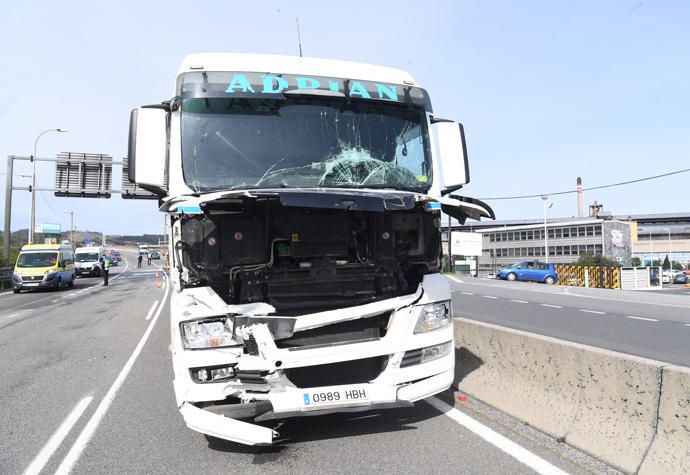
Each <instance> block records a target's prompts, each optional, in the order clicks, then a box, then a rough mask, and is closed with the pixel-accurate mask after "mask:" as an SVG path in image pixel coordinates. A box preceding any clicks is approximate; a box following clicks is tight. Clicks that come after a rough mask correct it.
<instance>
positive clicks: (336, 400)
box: [302, 385, 371, 411]
mask: <svg viewBox="0 0 690 475" xmlns="http://www.w3.org/2000/svg"><path fill="white" fill-rule="evenodd" d="M369 397H370V396H369V392H368V388H367V386H366V385H351V386H332V387H325V388H319V389H313V390H307V391H305V392H304V393H303V394H302V402H303V410H305V411H309V410H316V409H323V408H326V407H352V406H368V405H369V404H371V403H370V399H369Z"/></svg>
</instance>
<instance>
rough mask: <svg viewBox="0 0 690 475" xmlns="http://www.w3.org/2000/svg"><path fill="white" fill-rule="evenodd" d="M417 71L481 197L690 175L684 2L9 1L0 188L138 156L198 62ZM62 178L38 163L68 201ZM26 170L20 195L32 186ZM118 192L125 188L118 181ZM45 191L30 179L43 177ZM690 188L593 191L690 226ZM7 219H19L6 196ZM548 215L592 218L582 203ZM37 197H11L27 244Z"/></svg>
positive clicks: (92, 202) (588, 198)
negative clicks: (140, 116)
mask: <svg viewBox="0 0 690 475" xmlns="http://www.w3.org/2000/svg"><path fill="white" fill-rule="evenodd" d="M297 17H299V23H300V29H301V38H302V48H303V52H304V55H305V56H313V57H321V58H330V59H340V60H349V61H358V62H365V63H373V64H379V65H384V66H390V67H395V68H400V69H404V70H406V71H408V72H409V73H410V74H411V75H412V76H413V77H415V79H416V80H417V81H418V82H419V83H420V84H421V86H422V87H424V88H425V89H426V90H427V91H428V92H429V94H430V97H431V100H432V103H433V106H434V112H435V114H436V115H438V116H441V117H444V118H448V119H453V120H457V121H459V122H462V123H463V125H464V127H465V133H466V138H467V146H468V152H469V158H470V176H471V182H470V183H469V184H468V185H466V186H465V187H464V188H463V189H462V190H461V191H462V194H464V195H466V196H470V197H474V198H480V199H482V198H494V197H508V196H516V195H526V194H549V193H554V192H558V191H566V190H572V189H574V188H575V183H576V179H577V177H578V176H581V177H582V179H583V184H584V186H585V187H589V186H600V185H606V184H609V183H617V182H622V181H628V180H633V179H638V178H643V177H647V176H653V175H658V174H663V173H668V172H672V171H675V170H681V169H685V168H690V157H689V153H688V151H689V150H690V88H689V87H688V85H689V84H690V61H688V52H689V51H690V28H688V27H687V26H688V25H689V24H690V3H689V2H684V1H664V2H641V1H638V0H629V1H615V0H611V1H607V2H601V1H578V2H576V1H558V0H552V1H546V0H545V1H523V2H515V1H509V0H506V1H480V0H476V1H466V0H452V1H433V2H419V1H402V0H400V1H379V2H372V1H358V0H351V1H348V2H323V1H319V2H312V1H291V2H284V1H283V2H275V1H271V0H265V1H262V2H237V1H229V0H228V1H217V0H208V1H205V2H177V1H147V2H141V1H118V2H106V3H104V2H93V1H70V0H63V1H60V2H49V1H36V2H11V1H9V0H0V31H2V33H3V37H4V41H2V42H1V43H0V52H1V55H2V60H3V61H2V63H3V65H2V69H1V70H0V71H1V72H0V182H1V183H3V185H4V184H5V180H6V178H7V176H6V169H7V167H6V157H7V156H8V155H30V154H31V153H33V147H34V141H35V140H36V137H37V136H38V135H39V134H40V133H41V132H42V131H44V130H47V129H54V128H65V129H68V130H69V132H68V133H64V134H59V133H54V132H52V133H47V134H44V135H43V136H42V137H41V138H40V140H39V141H38V147H37V148H38V153H37V155H38V156H39V157H55V156H56V155H57V154H58V153H59V152H88V153H106V154H110V155H112V156H113V157H114V159H116V160H120V159H121V158H122V157H123V156H124V155H125V154H126V150H127V133H128V123H129V113H130V110H131V109H133V108H136V107H137V106H139V105H143V104H151V103H157V102H160V101H162V100H166V99H169V98H170V97H171V95H172V91H173V87H174V83H175V75H176V73H177V70H178V67H179V65H180V63H181V62H182V59H183V58H184V56H186V55H187V54H190V53H198V52H243V53H270V54H285V55H297V54H298V51H299V50H298V43H297V33H296V22H295V19H296V18H297ZM54 169H55V165H54V164H52V163H42V164H38V165H37V177H38V178H37V181H38V185H39V187H44V188H50V187H52V186H54V176H55V173H54ZM30 175H31V168H30V165H29V164H28V163H25V162H15V169H14V184H15V186H27V185H28V184H29V183H30ZM113 175H114V180H113V182H114V188H115V189H119V188H120V180H121V178H120V177H121V172H120V168H119V167H115V168H114V174H113ZM27 177H29V178H27ZM688 184H690V173H681V174H677V175H674V176H670V177H666V178H662V179H658V180H652V181H646V182H642V183H638V184H633V185H627V186H621V187H614V188H609V189H605V190H599V191H590V192H585V194H584V202H585V206H587V205H589V204H591V203H592V202H593V201H594V200H596V201H598V202H599V203H603V205H604V211H608V212H611V213H613V214H617V215H628V214H646V213H672V212H688V211H690V193H689V192H688V190H689V187H688ZM2 190H3V192H2V196H0V210H4V200H5V194H4V186H3V188H2ZM551 201H552V202H553V207H552V208H550V209H549V210H548V212H549V215H550V216H554V217H569V216H574V215H576V214H577V200H576V196H575V195H564V196H554V197H551ZM29 203H30V194H29V193H28V192H26V191H15V192H14V193H13V195H12V230H17V229H22V228H27V227H28V223H29V221H30V205H29ZM487 203H489V204H490V205H491V206H492V207H493V209H494V211H495V212H496V216H497V218H498V219H519V218H535V217H541V216H542V215H543V205H542V200H541V199H540V198H531V199H512V200H493V199H492V200H488V201H487ZM66 211H73V212H74V219H75V226H76V227H77V229H80V230H87V229H88V230H94V231H102V232H106V233H108V234H143V233H161V232H162V228H163V217H162V214H161V213H160V212H158V210H157V204H156V202H155V201H132V200H123V199H121V198H120V196H119V195H117V194H114V195H113V197H112V198H110V199H107V200H106V199H83V198H80V199H77V198H58V197H55V196H54V195H53V194H52V193H49V192H42V193H37V197H36V222H37V223H60V224H61V225H62V227H63V229H65V230H66V229H68V227H69V216H68V215H67V214H66V213H65V212H66Z"/></svg>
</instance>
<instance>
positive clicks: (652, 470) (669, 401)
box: [640, 366, 690, 475]
mask: <svg viewBox="0 0 690 475" xmlns="http://www.w3.org/2000/svg"><path fill="white" fill-rule="evenodd" d="M659 473H690V368H682V367H679V366H666V367H664V371H663V377H662V383H661V402H660V404H659V424H658V428H657V433H656V437H655V438H654V442H653V443H652V447H651V448H650V449H649V453H648V454H647V457H645V460H644V462H643V463H642V467H641V468H640V474H641V475H647V474H650V475H651V474H654V475H656V474H659Z"/></svg>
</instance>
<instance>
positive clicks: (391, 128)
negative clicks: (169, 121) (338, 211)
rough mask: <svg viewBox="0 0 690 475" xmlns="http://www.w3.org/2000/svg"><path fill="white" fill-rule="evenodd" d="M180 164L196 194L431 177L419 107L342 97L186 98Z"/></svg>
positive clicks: (410, 182) (400, 182)
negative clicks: (221, 190)
mask: <svg viewBox="0 0 690 475" xmlns="http://www.w3.org/2000/svg"><path fill="white" fill-rule="evenodd" d="M182 162H183V170H184V177H185V181H186V182H187V184H188V185H189V186H190V187H191V188H192V189H193V190H194V191H196V192H207V191H214V190H220V189H244V188H247V189H249V188H281V187H324V188H335V187H338V188H393V189H400V190H410V191H425V190H427V189H428V188H429V186H430V183H431V161H430V159H429V153H428V139H427V130H426V117H425V114H424V111H423V110H422V109H421V108H416V107H410V106H403V105H400V104H385V103H377V102H373V101H352V100H350V101H348V100H345V99H340V98H337V99H323V98H311V97H288V98H285V99H283V98H280V99H263V98H262V99H255V98H249V99H248V98H234V97H233V98H191V99H185V100H183V102H182Z"/></svg>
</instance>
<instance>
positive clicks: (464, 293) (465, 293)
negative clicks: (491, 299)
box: [460, 292, 474, 295]
mask: <svg viewBox="0 0 690 475" xmlns="http://www.w3.org/2000/svg"><path fill="white" fill-rule="evenodd" d="M460 293H461V294H462V295H474V294H473V293H472V292H460Z"/></svg>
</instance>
